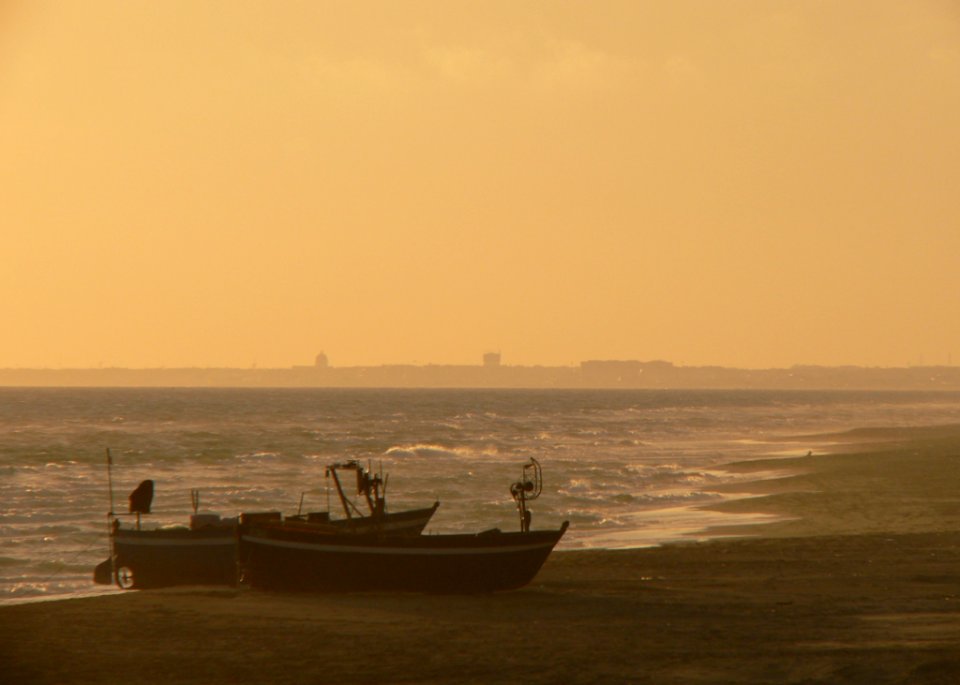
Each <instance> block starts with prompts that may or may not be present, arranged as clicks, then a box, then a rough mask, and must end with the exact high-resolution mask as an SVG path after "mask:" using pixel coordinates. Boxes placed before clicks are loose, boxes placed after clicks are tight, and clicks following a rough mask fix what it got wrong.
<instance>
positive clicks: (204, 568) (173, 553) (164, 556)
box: [113, 528, 237, 589]
mask: <svg viewBox="0 0 960 685" xmlns="http://www.w3.org/2000/svg"><path fill="white" fill-rule="evenodd" d="M113 554H114V559H113V567H114V569H115V572H116V578H117V582H118V584H119V585H120V586H121V587H124V588H137V589H146V588H156V587H167V586H171V585H235V584H236V582H237V533H236V528H223V529H219V528H217V529H200V530H189V529H186V528H184V529H159V530H124V529H120V530H117V531H115V532H114V534H113Z"/></svg>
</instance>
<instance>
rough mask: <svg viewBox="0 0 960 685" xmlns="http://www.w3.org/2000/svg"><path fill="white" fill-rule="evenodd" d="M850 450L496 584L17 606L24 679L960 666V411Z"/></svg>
mask: <svg viewBox="0 0 960 685" xmlns="http://www.w3.org/2000/svg"><path fill="white" fill-rule="evenodd" d="M835 442H839V443H841V444H838V445H835V446H834V448H835V449H839V450H841V451H842V453H838V454H829V455H817V456H810V457H802V458H797V459H787V460H777V461H776V463H775V464H771V462H769V461H767V462H750V463H741V464H732V465H730V466H729V467H728V468H730V469H731V470H736V471H739V472H742V473H745V474H749V473H751V472H756V473H762V472H765V471H769V470H770V469H771V467H772V466H776V468H777V469H778V470H784V469H786V470H789V471H792V472H793V473H794V475H792V476H790V477H788V478H785V479H778V480H776V481H763V482H753V483H750V484H738V485H737V486H736V487H730V488H726V489H728V490H740V491H742V492H750V493H757V494H760V495H762V496H760V497H754V498H750V499H745V500H734V501H730V502H726V503H724V504H722V505H719V506H720V508H723V509H725V510H738V511H756V512H765V513H776V514H780V515H782V516H790V517H793V520H790V521H781V522H778V523H774V524H769V525H762V526H754V527H751V528H749V529H739V528H738V529H725V530H718V531H716V532H717V533H718V534H737V535H741V536H745V537H738V538H732V539H731V538H719V539H714V540H711V541H707V542H702V543H693V542H691V543H686V544H671V545H665V546H662V547H657V548H648V549H638V550H626V551H571V552H557V553H554V554H553V555H552V556H551V558H550V559H549V560H548V562H547V564H546V565H545V566H544V568H543V570H542V571H541V573H540V574H539V575H538V576H537V578H536V579H535V580H534V582H533V583H532V584H531V585H530V586H529V587H527V588H525V589H523V590H519V591H515V592H509V593H501V594H493V595H483V596H465V597H462V596H454V597H450V596H428V595H418V594H385V593H370V594H350V595H282V594H271V593H262V592H256V591H250V590H246V589H239V590H234V589H226V588H224V589H214V588H178V589H169V590H159V591H151V592H129V593H124V594H116V595H110V596H103V597H91V598H82V599H71V600H65V601H57V602H44V603H35V604H23V605H17V606H6V607H0V670H2V672H3V674H4V675H3V678H2V679H3V682H11V683H120V682H130V683H247V682H251V683H252V682H258V683H259V682H262V683H374V682H377V683H645V682H649V683H814V682H822V683H871V684H877V683H955V682H960V428H951V429H939V432H934V431H929V430H928V431H924V430H918V431H906V432H903V431H901V432H898V433H897V434H896V435H894V434H890V433H884V432H882V431H880V432H872V433H869V434H864V433H857V434H853V435H848V436H845V437H838V438H837V440H835Z"/></svg>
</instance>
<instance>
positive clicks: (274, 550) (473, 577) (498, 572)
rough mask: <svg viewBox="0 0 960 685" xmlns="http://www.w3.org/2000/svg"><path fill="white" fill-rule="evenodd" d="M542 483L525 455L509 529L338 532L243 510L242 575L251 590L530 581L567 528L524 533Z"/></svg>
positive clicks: (484, 586) (471, 589) (511, 585)
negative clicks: (516, 524)
mask: <svg viewBox="0 0 960 685" xmlns="http://www.w3.org/2000/svg"><path fill="white" fill-rule="evenodd" d="M528 469H529V471H528ZM528 473H530V474H531V477H528ZM541 483H542V481H541V477H540V466H539V464H537V462H536V461H535V460H531V463H530V464H528V465H527V466H525V467H524V477H523V478H522V480H521V481H520V482H519V483H515V484H514V485H513V486H512V487H511V493H512V494H513V496H514V499H515V500H516V501H517V507H518V510H519V512H520V528H521V529H520V532H515V533H504V532H501V531H500V530H498V529H494V530H489V531H485V532H481V533H477V534H467V535H463V534H456V535H421V536H418V537H402V536H398V535H393V534H389V533H379V534H365V535H350V536H344V535H335V534H331V533H329V532H325V531H317V530H305V529H303V528H301V527H298V526H290V525H288V524H287V523H286V522H283V521H277V520H268V519H265V518H264V517H262V516H259V515H252V516H251V515H247V514H243V515H241V516H240V530H239V532H240V557H241V565H242V568H243V577H244V580H245V582H249V583H250V584H251V585H252V586H253V587H256V588H262V589H269V590H312V591H358V590H400V591H417V592H436V593H475V592H491V591H496V590H512V589H515V588H519V587H522V586H524V585H526V584H527V583H529V582H530V581H531V580H532V579H533V577H534V576H535V575H536V574H537V572H538V571H539V570H540V567H541V566H543V563H544V562H545V561H546V559H547V557H548V556H549V555H550V552H551V551H552V550H553V548H554V546H555V545H556V544H557V542H559V540H560V538H561V537H562V536H563V534H564V532H565V531H566V529H567V522H566V521H564V523H563V525H562V526H561V527H560V528H559V529H558V530H548V531H531V530H530V512H529V511H528V510H527V508H526V502H527V501H529V500H531V499H534V498H535V497H537V496H538V495H539V494H540V491H541Z"/></svg>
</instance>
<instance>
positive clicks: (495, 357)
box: [483, 352, 500, 367]
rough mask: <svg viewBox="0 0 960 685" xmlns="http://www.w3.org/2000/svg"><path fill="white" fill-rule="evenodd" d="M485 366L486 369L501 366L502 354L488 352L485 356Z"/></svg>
mask: <svg viewBox="0 0 960 685" xmlns="http://www.w3.org/2000/svg"><path fill="white" fill-rule="evenodd" d="M483 365H484V366H486V367H492V366H500V353H499V352H487V353H486V354H484V355H483Z"/></svg>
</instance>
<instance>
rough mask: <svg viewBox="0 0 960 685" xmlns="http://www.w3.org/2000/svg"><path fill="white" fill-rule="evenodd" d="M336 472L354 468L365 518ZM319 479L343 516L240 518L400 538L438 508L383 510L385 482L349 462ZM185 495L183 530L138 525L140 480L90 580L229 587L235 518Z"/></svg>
mask: <svg viewBox="0 0 960 685" xmlns="http://www.w3.org/2000/svg"><path fill="white" fill-rule="evenodd" d="M109 463H110V462H109V461H108V464H109ZM341 470H351V471H356V474H357V494H358V496H359V495H362V496H363V499H364V501H365V502H366V504H367V507H368V511H367V513H364V512H363V510H362V509H361V507H359V506H357V505H356V504H355V503H354V502H353V501H352V500H351V498H350V497H348V496H347V494H346V493H345V492H344V489H343V486H342V483H341V482H340V480H339V477H338V475H337V473H338V471H341ZM327 476H328V477H332V478H333V480H334V481H335V483H336V489H337V493H338V496H339V498H340V501H341V503H342V505H343V508H344V510H345V513H346V516H345V518H339V519H333V518H331V517H330V514H329V512H314V513H308V514H297V515H295V516H291V517H288V518H287V519H286V521H284V520H283V517H282V516H281V514H280V512H264V513H258V514H255V515H251V514H248V515H246V516H247V519H248V520H256V521H259V522H262V523H267V522H269V523H281V522H282V523H284V524H285V525H286V526H288V527H289V528H290V529H291V530H293V529H296V530H302V531H306V532H313V533H324V534H329V535H333V536H345V537H349V536H354V535H370V534H383V533H389V534H390V535H393V536H398V537H404V536H416V535H419V534H420V533H421V531H423V529H424V527H425V526H426V525H427V522H428V521H429V520H430V517H431V516H433V514H434V512H435V511H436V510H437V507H438V506H439V502H435V503H434V504H433V506H431V507H425V508H423V509H414V510H408V511H400V512H395V513H388V512H387V510H386V497H385V493H384V489H385V488H384V486H385V480H384V479H383V478H381V476H380V475H371V474H370V472H369V471H368V470H366V469H364V468H363V467H362V466H361V465H360V464H359V463H357V462H355V461H352V462H346V463H344V464H334V465H332V466H330V467H329V468H328V469H327ZM191 495H192V500H193V510H194V514H193V515H192V516H191V517H190V526H189V527H186V526H166V527H161V528H144V527H143V526H142V525H141V515H143V514H149V513H150V505H151V502H152V499H153V481H149V480H147V481H143V482H142V483H141V484H140V485H139V486H138V487H137V489H136V490H134V491H133V493H131V495H130V509H129V511H130V515H131V516H134V517H135V520H134V521H133V522H130V523H121V520H120V518H121V517H120V515H117V514H114V513H113V512H112V511H111V513H110V514H109V517H110V548H111V555H110V558H109V559H107V560H106V561H104V562H102V563H101V564H99V565H98V566H97V567H96V569H95V571H94V581H95V582H97V583H105V584H109V583H111V582H116V584H117V585H118V586H120V587H121V588H124V589H131V588H136V589H146V588H157V587H167V586H173V585H236V584H237V543H238V530H237V519H236V518H235V517H234V518H221V517H220V516H219V515H217V514H200V513H198V508H199V492H197V491H196V490H194V491H192V493H191ZM301 503H302V498H301ZM111 509H112V506H111Z"/></svg>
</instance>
